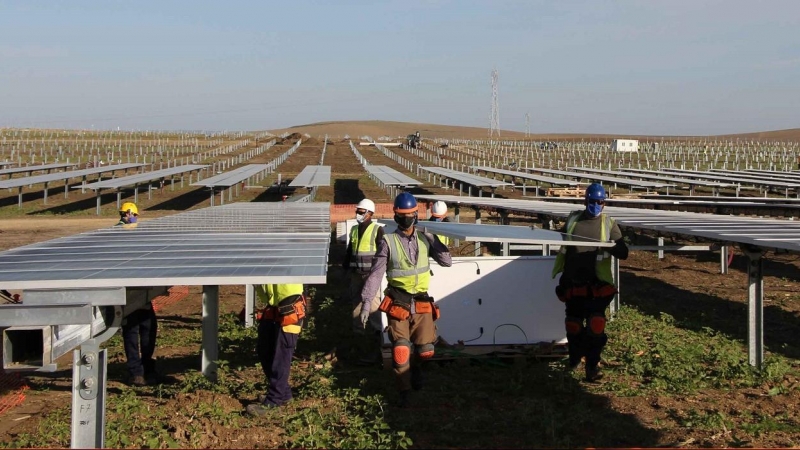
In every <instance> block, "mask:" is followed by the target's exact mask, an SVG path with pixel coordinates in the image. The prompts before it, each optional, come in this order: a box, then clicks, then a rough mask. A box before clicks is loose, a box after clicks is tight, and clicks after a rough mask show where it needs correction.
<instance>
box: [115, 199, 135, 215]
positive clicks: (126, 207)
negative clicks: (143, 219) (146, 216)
mask: <svg viewBox="0 0 800 450" xmlns="http://www.w3.org/2000/svg"><path fill="white" fill-rule="evenodd" d="M119 212H121V213H126V212H131V213H133V214H136V215H137V216H138V215H139V208H137V207H136V204H135V203H133V202H125V203H123V204H122V206H121V207H120V208H119Z"/></svg>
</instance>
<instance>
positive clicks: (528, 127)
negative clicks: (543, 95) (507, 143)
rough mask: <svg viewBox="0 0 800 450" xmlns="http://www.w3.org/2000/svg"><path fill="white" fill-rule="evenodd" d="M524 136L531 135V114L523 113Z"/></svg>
mask: <svg viewBox="0 0 800 450" xmlns="http://www.w3.org/2000/svg"><path fill="white" fill-rule="evenodd" d="M525 137H531V115H530V114H529V113H525Z"/></svg>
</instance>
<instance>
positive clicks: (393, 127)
mask: <svg viewBox="0 0 800 450" xmlns="http://www.w3.org/2000/svg"><path fill="white" fill-rule="evenodd" d="M270 131H271V132H272V133H275V134H281V133H284V132H290V133H308V134H310V135H312V136H322V135H325V134H327V135H330V136H344V135H345V134H348V135H350V136H352V137H357V136H365V135H366V136H372V137H373V138H378V137H380V136H390V137H398V136H405V135H407V134H411V133H413V132H415V131H419V132H420V133H421V134H422V136H423V137H426V138H444V139H453V138H462V139H485V138H487V137H488V131H487V128H478V127H461V126H454V125H441V124H430V123H413V122H391V121H383V120H362V121H359V120H353V121H333V122H318V123H310V124H305V125H296V126H293V127H290V128H281V129H276V130H270ZM501 136H502V137H503V138H509V139H522V138H524V137H525V133H522V132H519V131H508V130H503V131H502V133H501ZM616 137H619V135H610V134H600V135H598V134H563V133H561V134H532V135H531V139H533V140H549V139H562V140H563V139H570V140H572V139H590V138H592V139H613V138H616ZM625 137H630V138H640V139H647V138H651V139H652V138H658V139H662V138H664V139H668V138H675V139H685V138H704V137H708V138H717V139H737V138H739V139H756V140H780V141H798V140H800V128H792V129H788V130H775V131H763V132H753V133H741V134H729V135H720V136H635V135H629V136H625Z"/></svg>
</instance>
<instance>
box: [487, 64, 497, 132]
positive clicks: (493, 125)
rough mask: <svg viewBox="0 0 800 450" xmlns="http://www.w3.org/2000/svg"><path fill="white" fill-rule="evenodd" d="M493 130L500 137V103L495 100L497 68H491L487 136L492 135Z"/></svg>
mask: <svg viewBox="0 0 800 450" xmlns="http://www.w3.org/2000/svg"><path fill="white" fill-rule="evenodd" d="M495 131H496V132H497V136H498V137H500V105H499V103H498V102H497V69H493V70H492V113H491V115H490V116H489V137H492V136H494V133H495Z"/></svg>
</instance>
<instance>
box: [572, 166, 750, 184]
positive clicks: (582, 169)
mask: <svg viewBox="0 0 800 450" xmlns="http://www.w3.org/2000/svg"><path fill="white" fill-rule="evenodd" d="M569 169H570V170H574V171H577V172H586V173H596V174H601V175H602V174H607V175H617V176H620V177H623V178H638V179H641V180H651V181H665V182H668V183H675V184H685V185H689V186H704V187H711V188H723V187H731V186H735V185H736V184H734V183H720V182H715V181H703V180H693V179H691V178H682V177H678V176H666V175H651V174H645V173H635V172H625V171H621V170H604V169H594V168H591V167H570V168H569Z"/></svg>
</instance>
